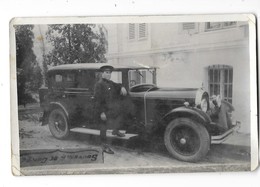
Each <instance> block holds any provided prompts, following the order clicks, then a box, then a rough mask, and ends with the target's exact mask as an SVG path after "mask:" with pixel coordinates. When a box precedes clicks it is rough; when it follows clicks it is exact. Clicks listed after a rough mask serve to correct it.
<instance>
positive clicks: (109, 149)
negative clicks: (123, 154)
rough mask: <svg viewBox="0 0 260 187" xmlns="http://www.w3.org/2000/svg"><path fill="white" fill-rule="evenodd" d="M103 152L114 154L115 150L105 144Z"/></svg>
mask: <svg viewBox="0 0 260 187" xmlns="http://www.w3.org/2000/svg"><path fill="white" fill-rule="evenodd" d="M103 152H105V153H108V154H114V151H113V150H112V149H111V148H110V147H109V146H108V145H103Z"/></svg>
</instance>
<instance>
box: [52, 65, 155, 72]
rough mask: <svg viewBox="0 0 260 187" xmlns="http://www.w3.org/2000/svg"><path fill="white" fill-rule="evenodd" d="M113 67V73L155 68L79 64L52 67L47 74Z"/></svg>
mask: <svg viewBox="0 0 260 187" xmlns="http://www.w3.org/2000/svg"><path fill="white" fill-rule="evenodd" d="M107 65H109V66H113V67H114V71H119V70H123V69H130V70H131V69H150V68H155V67H154V66H153V67H151V66H147V65H138V64H136V65H122V64H111V63H81V64H63V65H58V66H55V67H52V68H50V69H49V70H48V72H54V71H63V70H99V69H100V68H101V67H102V66H107Z"/></svg>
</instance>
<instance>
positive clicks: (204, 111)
mask: <svg viewBox="0 0 260 187" xmlns="http://www.w3.org/2000/svg"><path fill="white" fill-rule="evenodd" d="M105 65H106V64H105ZM102 66H104V63H84V64H67V65H60V66H56V67H53V68H51V69H49V71H48V74H47V80H48V87H43V88H40V90H39V93H40V103H41V107H42V109H43V111H44V112H43V118H42V123H43V124H48V125H49V129H50V132H51V133H52V135H53V136H54V137H55V138H58V139H65V138H66V137H68V136H69V134H70V132H76V133H86V134H94V135H99V134H100V131H99V130H98V127H97V124H96V123H97V119H95V118H96V117H95V116H96V115H94V110H93V109H94V102H95V98H94V85H95V83H96V81H98V80H99V78H100V74H101V72H100V67H102ZM112 66H113V67H114V71H113V73H112V79H113V81H114V82H117V83H120V84H122V86H124V87H125V88H126V89H127V91H128V93H129V94H128V96H127V99H126V100H127V103H124V104H126V105H127V107H128V108H132V112H131V113H130V115H125V119H124V121H125V124H123V125H122V131H124V132H125V134H126V136H125V137H117V136H114V135H112V133H111V131H112V130H110V129H108V130H107V136H108V137H114V138H123V139H131V138H133V137H136V136H138V137H140V138H144V139H148V140H149V139H152V138H153V137H159V139H161V140H162V141H163V142H164V145H165V146H166V148H167V150H168V151H169V153H170V154H171V155H172V156H173V157H174V158H176V159H179V160H182V161H187V162H196V161H199V160H200V159H202V158H203V157H204V156H205V155H206V154H207V153H208V151H209V149H210V145H211V144H216V143H221V142H223V141H224V140H225V139H226V138H228V137H229V136H230V135H231V134H232V133H233V132H234V131H235V130H236V129H237V128H238V127H239V122H236V123H232V124H231V113H232V110H234V108H233V107H232V105H231V104H229V103H227V102H225V101H222V105H225V107H221V108H223V109H225V111H221V112H220V109H219V108H220V107H216V106H217V105H216V106H215V105H213V107H212V106H211V105H212V99H211V97H210V96H209V94H208V93H207V92H205V91H204V90H203V89H202V88H159V87H157V86H156V68H155V67H143V66H137V65H136V66H123V65H112ZM214 108H216V110H215V109H214ZM220 114H221V115H222V116H221V115H220ZM219 118H223V119H219ZM221 123H226V124H225V125H226V126H227V127H225V126H223V125H222V124H221ZM224 127H225V128H224Z"/></svg>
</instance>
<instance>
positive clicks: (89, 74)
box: [77, 70, 96, 91]
mask: <svg viewBox="0 0 260 187" xmlns="http://www.w3.org/2000/svg"><path fill="white" fill-rule="evenodd" d="M95 79H96V78H95V72H94V71H85V70H79V71H78V74H77V88H85V89H87V90H90V91H91V90H94V85H95Z"/></svg>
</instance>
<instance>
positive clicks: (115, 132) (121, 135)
mask: <svg viewBox="0 0 260 187" xmlns="http://www.w3.org/2000/svg"><path fill="white" fill-rule="evenodd" d="M112 135H115V136H118V137H125V134H123V133H121V132H119V130H113V131H112Z"/></svg>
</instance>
